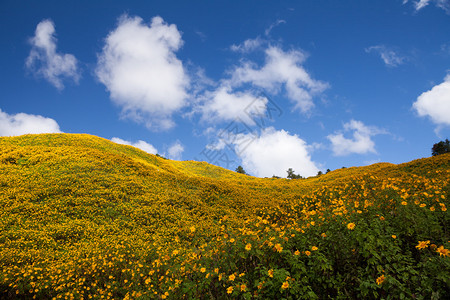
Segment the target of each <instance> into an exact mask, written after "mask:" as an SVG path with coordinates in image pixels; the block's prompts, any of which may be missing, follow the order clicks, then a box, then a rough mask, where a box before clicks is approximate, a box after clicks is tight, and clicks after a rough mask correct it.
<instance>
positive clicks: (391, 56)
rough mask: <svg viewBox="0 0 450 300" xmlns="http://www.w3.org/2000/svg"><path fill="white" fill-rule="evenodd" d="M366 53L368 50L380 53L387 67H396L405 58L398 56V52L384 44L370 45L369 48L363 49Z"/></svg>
mask: <svg viewBox="0 0 450 300" xmlns="http://www.w3.org/2000/svg"><path fill="white" fill-rule="evenodd" d="M365 50H366V52H367V53H370V52H376V53H378V54H379V55H380V57H381V59H382V60H383V62H384V63H385V64H386V66H388V67H397V66H399V65H401V64H403V63H404V62H405V60H406V58H405V57H403V56H400V55H399V54H398V53H396V52H395V51H394V50H392V49H390V48H388V47H386V46H384V45H377V46H371V47H369V48H366V49H365Z"/></svg>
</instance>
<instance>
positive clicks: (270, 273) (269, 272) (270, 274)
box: [267, 269, 273, 277]
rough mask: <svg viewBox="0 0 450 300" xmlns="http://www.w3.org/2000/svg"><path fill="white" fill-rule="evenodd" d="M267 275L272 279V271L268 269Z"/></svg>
mask: <svg viewBox="0 0 450 300" xmlns="http://www.w3.org/2000/svg"><path fill="white" fill-rule="evenodd" d="M267 273H268V274H269V277H273V270H272V269H270V270H269V271H267Z"/></svg>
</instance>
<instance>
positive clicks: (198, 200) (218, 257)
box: [0, 134, 450, 299]
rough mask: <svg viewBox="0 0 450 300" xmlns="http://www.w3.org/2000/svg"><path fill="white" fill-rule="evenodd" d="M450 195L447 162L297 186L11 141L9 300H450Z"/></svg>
mask: <svg viewBox="0 0 450 300" xmlns="http://www.w3.org/2000/svg"><path fill="white" fill-rule="evenodd" d="M449 182H450V155H449V154H446V155H439V156H435V157H432V158H425V159H420V160H416V161H412V162H410V163H405V164H400V165H393V164H389V163H379V164H375V165H372V166H368V167H358V168H346V169H340V170H335V171H332V172H330V173H328V174H325V175H321V176H316V177H312V178H308V179H295V180H288V179H274V178H255V177H251V176H247V175H243V174H239V173H235V172H231V171H229V170H225V169H222V168H219V167H216V166H212V165H209V164H207V163H205V162H195V161H171V160H166V159H163V158H161V157H157V156H154V155H151V154H147V153H145V152H143V151H140V150H139V149H136V148H133V147H131V146H124V145H118V144H114V143H112V142H110V141H108V140H105V139H102V138H98V137H94V136H90V135H78V134H43V135H25V136H20V137H1V138H0V204H1V208H0V267H1V268H0V298H22V299H32V298H36V299H52V298H54V299H199V298H200V299H210V298H220V299H223V298H225V299H226V298H242V299H250V298H261V299H268V298H269V299H270V298H271V299H277V298H286V299H298V298H304V299H326V298H328V297H331V298H342V299H345V298H366V299H379V298H387V297H390V298H400V297H406V298H417V299H427V298H430V297H431V296H432V295H434V297H436V295H438V297H444V295H445V294H450V281H449V279H448V278H449V276H448V274H450V258H449V255H450V254H449V250H448V249H449V248H450V243H449V241H450V233H449V231H448V228H450V226H449V225H450V218H449V216H448V213H447V206H448V205H449V197H450V185H449ZM433 245H434V246H433ZM432 246H433V247H432Z"/></svg>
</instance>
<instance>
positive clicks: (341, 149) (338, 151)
mask: <svg viewBox="0 0 450 300" xmlns="http://www.w3.org/2000/svg"><path fill="white" fill-rule="evenodd" d="M348 131H353V136H352V138H346V137H344V134H343V133H342V132H338V133H335V134H330V135H328V136H327V138H328V139H329V140H330V142H331V145H332V150H333V154H334V155H336V156H344V155H349V154H352V153H355V154H366V153H377V152H376V150H375V143H374V141H372V139H371V137H372V136H374V135H377V134H381V133H385V132H384V131H383V130H380V129H378V128H376V127H373V126H370V127H369V126H366V125H364V124H363V123H362V122H361V121H355V120H351V121H350V122H348V123H345V124H344V132H348Z"/></svg>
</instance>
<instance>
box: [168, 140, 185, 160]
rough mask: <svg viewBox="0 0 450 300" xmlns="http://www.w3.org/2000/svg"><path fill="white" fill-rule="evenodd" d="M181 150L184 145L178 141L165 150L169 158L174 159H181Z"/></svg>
mask: <svg viewBox="0 0 450 300" xmlns="http://www.w3.org/2000/svg"><path fill="white" fill-rule="evenodd" d="M183 151H184V146H183V145H182V144H181V143H180V142H179V141H176V142H175V143H173V144H172V145H171V146H170V147H169V149H168V150H167V152H168V156H169V158H170V159H174V160H181V155H182V154H183Z"/></svg>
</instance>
